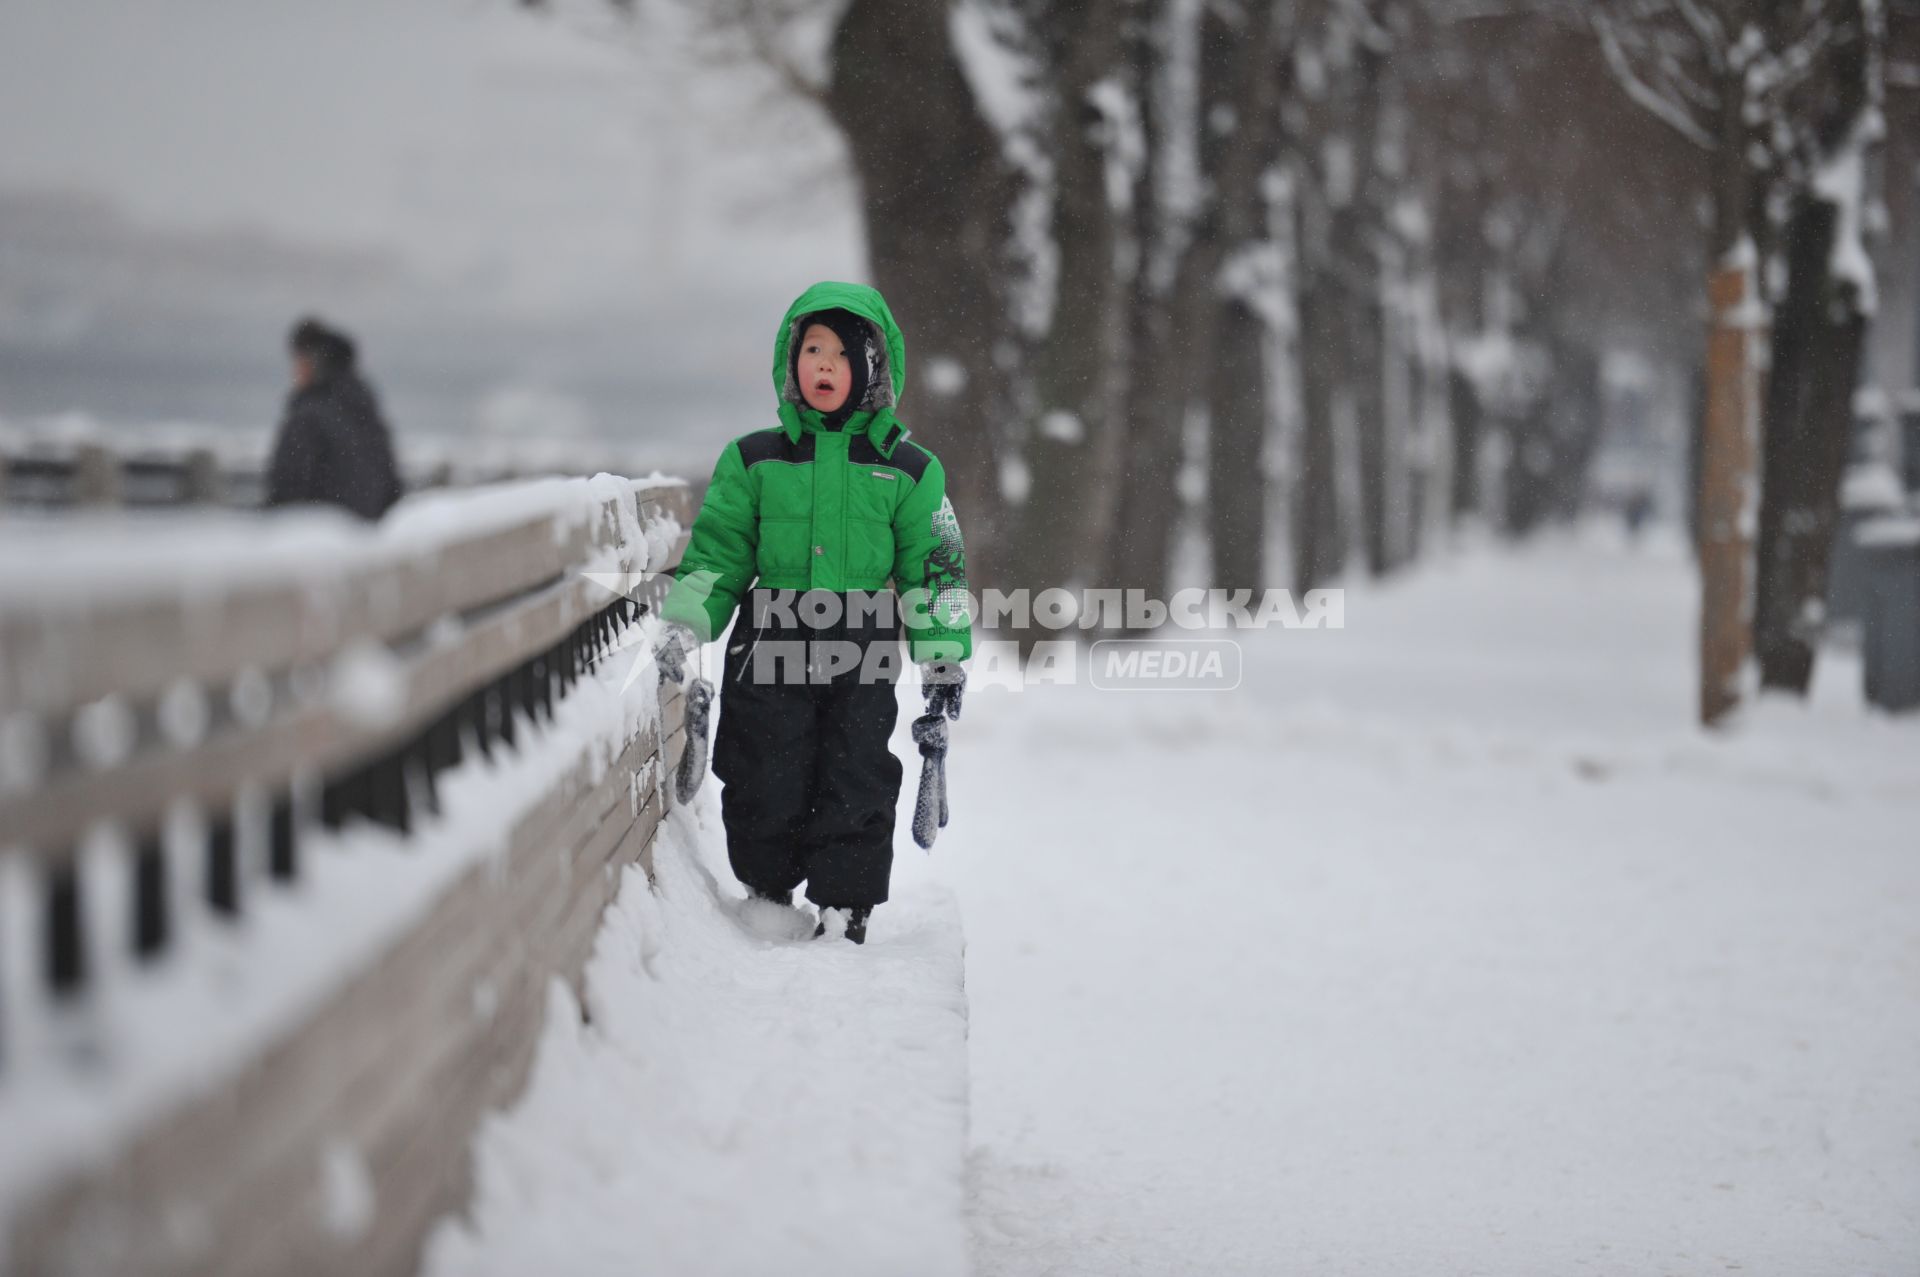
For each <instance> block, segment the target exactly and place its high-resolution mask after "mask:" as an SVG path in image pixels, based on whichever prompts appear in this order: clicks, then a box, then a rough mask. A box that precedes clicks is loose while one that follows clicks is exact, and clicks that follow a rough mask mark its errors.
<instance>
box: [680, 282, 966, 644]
mask: <svg viewBox="0 0 1920 1277" xmlns="http://www.w3.org/2000/svg"><path fill="white" fill-rule="evenodd" d="M835 308H839V309H842V310H847V311H851V312H852V313H853V314H855V315H858V316H859V317H860V318H862V319H864V320H866V321H867V323H869V324H871V325H872V326H873V330H874V336H875V338H876V340H875V343H874V348H875V351H876V354H877V356H878V359H877V362H878V365H879V366H878V367H877V368H876V369H875V370H874V375H873V376H872V378H871V379H870V382H869V384H868V387H867V392H866V395H865V396H864V398H862V400H861V401H860V403H859V405H858V407H857V409H856V410H855V411H854V412H853V414H852V415H851V416H849V417H848V418H847V419H846V421H845V422H844V423H843V424H842V425H841V426H840V428H838V429H834V428H832V427H830V426H828V425H827V424H826V423H824V422H823V421H822V419H821V415H820V413H819V411H818V410H816V409H814V408H811V407H808V406H807V405H806V404H805V402H804V401H803V400H802V399H801V396H800V389H799V387H798V386H797V385H794V384H792V383H791V378H790V377H789V376H788V368H789V366H790V365H789V361H788V351H789V349H790V348H791V346H792V343H793V342H795V341H797V340H799V337H800V335H801V334H800V322H801V320H803V319H804V318H805V317H806V316H808V315H811V314H813V313H815V312H817V311H822V310H831V309H835ZM849 353H850V354H851V353H853V352H849ZM906 384H907V350H906V342H905V340H904V339H903V338H902V337H901V335H900V327H899V325H898V324H896V323H894V321H893V314H892V312H891V311H889V310H888V309H887V303H886V299H885V298H883V297H881V296H880V294H879V293H878V292H876V291H874V290H873V289H871V288H868V287H866V286H864V285H861V284H841V283H821V284H815V285H814V286H813V287H812V288H809V289H808V290H807V291H806V292H804V293H802V294H800V296H799V297H798V298H797V299H796V300H795V301H794V303H793V305H791V306H789V307H788V308H787V313H786V316H785V318H783V319H782V320H781V321H780V331H779V333H778V334H777V335H776V336H775V338H774V346H773V386H774V390H775V392H776V393H777V394H778V395H779V404H780V424H779V425H777V426H770V427H768V428H767V429H765V430H756V431H754V432H753V433H752V434H747V435H742V436H741V437H740V438H738V439H735V440H734V441H733V442H732V443H729V444H728V445H727V446H726V448H725V449H724V450H723V451H722V452H721V453H720V460H719V462H718V464H716V465H715V466H714V468H713V479H712V482H711V483H710V484H709V485H708V488H707V495H706V500H705V501H704V502H702V503H701V506H700V513H699V515H698V516H697V517H696V518H695V519H694V522H693V536H692V538H691V540H690V541H689V542H688V545H687V550H686V554H685V556H684V557H683V558H682V560H681V563H680V567H679V570H678V571H677V572H676V573H675V580H674V583H673V585H672V587H671V588H670V589H669V590H668V591H667V596H666V599H665V600H664V601H663V602H662V603H661V607H660V611H661V615H662V616H663V617H665V618H666V619H667V620H669V621H680V622H682V623H684V624H686V625H688V626H690V627H691V628H692V629H693V631H694V633H695V634H697V635H699V636H700V639H701V641H702V642H710V641H711V640H712V639H714V638H715V637H716V636H718V635H719V634H720V633H722V632H723V631H724V630H725V629H726V628H727V625H728V623H729V622H731V621H732V619H733V614H734V612H735V610H736V609H737V608H738V607H739V606H740V600H741V599H742V598H743V597H744V596H745V595H746V593H747V591H748V590H749V589H751V588H753V587H754V586H755V585H759V586H764V587H767V588H769V589H779V590H833V591H836V592H845V591H849V590H884V589H886V588H887V586H888V583H889V578H891V582H892V584H893V585H894V587H895V588H897V589H899V590H900V591H901V592H902V595H903V597H902V604H903V605H902V607H901V608H900V616H901V619H902V621H903V624H904V627H905V631H906V634H907V638H908V643H909V652H910V654H911V656H912V658H913V659H914V660H915V661H934V660H948V661H961V660H965V659H967V657H969V656H971V655H972V654H973V635H972V615H971V608H970V605H969V601H968V598H967V577H966V554H965V551H964V549H963V548H962V546H961V541H960V525H959V522H958V521H957V520H956V519H955V517H954V513H953V506H952V505H951V504H950V503H949V502H948V501H947V482H946V472H945V471H944V470H943V469H942V468H941V465H940V459H939V458H938V457H936V456H934V455H933V453H931V452H929V451H928V450H927V449H925V448H923V447H921V446H920V445H919V444H917V443H912V442H910V441H909V440H908V439H907V433H908V432H907V430H906V428H905V427H904V426H902V425H901V424H900V420H899V418H898V417H896V416H895V415H894V408H895V406H896V405H898V403H899V402H900V396H901V394H902V393H903V392H904V391H905V389H906Z"/></svg>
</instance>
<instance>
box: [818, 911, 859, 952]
mask: <svg viewBox="0 0 1920 1277" xmlns="http://www.w3.org/2000/svg"><path fill="white" fill-rule="evenodd" d="M872 912H873V906H872V905H854V906H852V907H851V908H847V909H837V908H826V909H822V910H821V911H820V925H819V926H817V927H815V928H814V929H813V936H814V939H816V940H817V939H819V938H820V937H821V936H845V937H846V938H847V939H849V940H851V941H853V942H854V943H855V944H865V943H866V942H867V915H868V914H870V913H872Z"/></svg>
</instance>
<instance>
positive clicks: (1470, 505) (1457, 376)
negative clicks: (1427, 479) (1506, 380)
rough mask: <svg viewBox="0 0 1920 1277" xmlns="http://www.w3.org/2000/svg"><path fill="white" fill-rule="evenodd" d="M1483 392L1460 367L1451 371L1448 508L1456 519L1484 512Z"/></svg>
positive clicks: (1448, 399)
mask: <svg viewBox="0 0 1920 1277" xmlns="http://www.w3.org/2000/svg"><path fill="white" fill-rule="evenodd" d="M1480 414H1481V409H1480V396H1479V394H1478V392H1476V391H1475V390H1474V388H1473V382H1472V380H1470V379H1469V378H1468V377H1467V375H1466V374H1465V373H1463V372H1461V371H1460V370H1459V369H1458V368H1455V369H1452V370H1451V371H1449V373H1448V374H1447V415H1448V416H1449V417H1450V418H1451V419H1452V421H1453V474H1452V476H1451V478H1452V483H1451V486H1450V488H1449V501H1448V510H1449V513H1450V514H1451V516H1452V520H1453V521H1454V522H1456V523H1457V522H1458V521H1459V520H1461V519H1463V518H1468V517H1470V516H1472V515H1475V514H1478V513H1479V512H1480Z"/></svg>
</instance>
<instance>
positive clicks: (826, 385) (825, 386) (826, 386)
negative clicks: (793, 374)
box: [813, 378, 833, 394]
mask: <svg viewBox="0 0 1920 1277" xmlns="http://www.w3.org/2000/svg"><path fill="white" fill-rule="evenodd" d="M813 388H814V389H815V390H821V391H825V392H826V393H827V394H832V393H833V383H832V382H830V381H827V380H826V379H824V378H822V379H821V380H819V381H816V382H814V383H813Z"/></svg>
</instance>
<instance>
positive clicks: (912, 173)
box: [827, 0, 1013, 583]
mask: <svg viewBox="0 0 1920 1277" xmlns="http://www.w3.org/2000/svg"><path fill="white" fill-rule="evenodd" d="M947 8H948V6H947V4H946V3H945V0H853V2H852V3H851V4H850V5H849V6H848V8H847V10H846V12H845V14H844V15H843V16H842V17H841V20H840V25H839V27H838V28H837V30H836V31H835V33H834V41H833V83H832V86H831V87H830V88H829V90H828V93H827V106H828V110H829V111H830V113H831V114H832V116H833V119H834V122H835V123H836V124H837V125H838V126H839V128H840V131H841V134H842V136H843V137H845V139H846V141H847V145H848V147H849V149H850V150H851V152H852V155H853V163H854V167H855V169H856V170H857V171H858V173H859V177H860V186H861V195H862V209H863V212H864V214H865V219H866V229H867V249H868V253H869V255H870V258H871V262H872V269H873V278H874V282H875V284H876V285H877V286H878V287H879V288H880V290H881V291H882V292H884V293H885V294H886V295H887V300H888V303H889V305H891V306H892V308H893V311H894V314H895V315H896V316H897V317H898V318H899V320H900V323H901V327H902V328H903V329H904V330H905V331H906V332H907V334H908V340H909V343H910V346H909V352H908V353H909V363H910V366H911V368H912V369H913V370H914V372H915V373H916V375H917V378H918V389H916V388H915V387H914V386H913V385H909V387H908V390H909V393H910V395H911V398H909V399H908V401H907V403H906V406H905V408H904V410H903V412H902V417H903V419H904V420H905V421H906V422H907V424H908V425H909V426H910V427H911V428H912V430H913V432H914V434H915V435H916V436H917V437H920V438H924V439H925V440H926V441H927V443H928V444H929V445H930V446H931V447H933V448H935V449H936V450H937V451H938V452H939V453H940V458H941V462H942V464H943V465H944V466H945V468H946V472H947V485H948V490H949V492H950V493H951V494H952V499H953V502H954V505H955V506H956V507H957V508H958V509H959V510H960V511H961V517H962V519H963V520H964V521H965V525H966V529H967V557H968V568H969V576H970V578H971V579H972V580H973V581H975V582H976V583H978V582H981V581H988V580H998V579H1004V578H1003V575H1002V573H1001V571H1000V570H999V565H1000V564H1002V563H1003V562H1004V560H1005V558H1006V551H1007V550H1008V548H1009V547H1008V541H1009V540H1010V538H1009V537H1008V536H1007V526H1006V525H1007V520H1006V507H1005V502H1004V500H1003V498H1002V496H1001V493H1000V482H999V457H1000V454H1001V449H1002V446H1003V440H1001V439H1000V438H998V437H997V436H996V435H995V433H994V429H993V427H992V424H991V423H995V422H999V421H1004V420H1007V419H1008V413H1009V410H1010V405H1009V403H1008V402H1007V398H1006V394H1005V390H1004V378H1003V377H1002V376H1001V375H1000V373H999V370H998V369H997V368H996V367H995V363H994V345H995V342H996V341H997V339H998V338H999V336H1000V334H1001V333H1003V332H1004V331H1005V316H1006V306H1005V304H1004V303H1005V298H1004V293H1003V287H1004V279H1005V276H1006V268H1005V245H1006V239H1007V218H1008V208H1009V204H1010V201H1011V197H1012V189H1013V188H1012V181H1011V175H1010V173H1009V172H1008V169H1007V166H1006V164H1005V162H1004V160H1003V159H1002V157H1001V152H1000V142H999V139H998V138H997V137H996V136H995V134H994V131H993V129H992V127H991V126H990V125H989V124H988V123H987V121H986V120H984V119H983V118H981V116H980V113H979V110H978V108H977V106H976V104H975V102H974V99H973V92H972V90H971V88H969V86H968V84H967V81H966V78H965V76H964V75H963V74H962V72H961V69H960V65H959V62H958V61H957V60H956V58H955V55H954V53H953V49H952V46H951V42H950V41H949V39H948V34H947ZM936 368H938V369H940V371H941V374H942V375H939V376H932V377H930V376H929V373H931V372H933V370H934V369H936ZM956 386H957V389H954V387H956ZM943 390H944V393H943Z"/></svg>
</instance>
